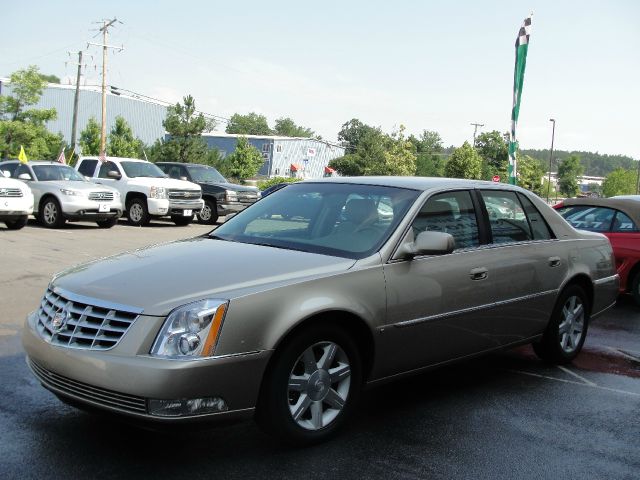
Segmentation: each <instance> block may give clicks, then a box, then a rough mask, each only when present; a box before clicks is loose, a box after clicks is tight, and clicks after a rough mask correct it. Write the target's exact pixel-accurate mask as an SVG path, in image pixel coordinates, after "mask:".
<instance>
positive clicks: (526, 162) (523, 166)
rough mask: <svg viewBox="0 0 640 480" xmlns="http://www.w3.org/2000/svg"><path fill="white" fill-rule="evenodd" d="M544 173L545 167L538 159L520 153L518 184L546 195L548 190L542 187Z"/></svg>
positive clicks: (543, 195)
mask: <svg viewBox="0 0 640 480" xmlns="http://www.w3.org/2000/svg"><path fill="white" fill-rule="evenodd" d="M544 173H545V172H544V167H543V166H542V165H541V164H540V162H539V161H538V160H536V159H535V158H533V157H530V156H529V155H518V185H520V186H521V187H522V188H526V189H527V190H530V191H532V192H534V193H535V194H537V195H539V196H540V197H546V194H547V191H546V190H544V189H543V188H542V187H543V185H542V184H543V182H542V177H544ZM503 178H506V177H503Z"/></svg>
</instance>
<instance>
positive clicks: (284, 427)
mask: <svg viewBox="0 0 640 480" xmlns="http://www.w3.org/2000/svg"><path fill="white" fill-rule="evenodd" d="M330 352H333V355H330ZM274 355H275V356H274V358H273V360H272V362H271V364H270V365H269V367H268V369H267V372H266V374H265V377H264V379H263V382H262V387H261V389H260V397H259V399H258V405H257V407H256V421H257V422H258V425H259V426H260V427H261V428H262V429H263V430H265V431H266V432H267V433H269V434H271V435H274V436H276V437H278V438H279V439H281V440H283V441H285V442H287V443H292V444H295V445H308V444H313V443H318V442H322V441H324V440H327V439H328V438H329V437H331V436H332V435H334V434H335V433H336V432H337V431H338V430H339V428H340V427H342V426H343V425H344V423H345V421H346V420H347V419H348V417H349V415H350V414H351V412H352V411H353V409H354V408H355V405H356V404H357V401H358V398H359V396H360V390H361V388H362V361H361V358H360V354H359V352H358V349H357V347H356V345H355V343H354V341H353V340H352V339H351V338H350V337H349V335H348V334H347V333H346V332H344V331H343V330H342V329H340V328H338V327H336V326H333V325H326V324H325V325H320V324H316V325H312V326H310V327H308V328H306V329H304V330H302V331H300V332H298V333H297V334H294V336H293V337H292V338H290V339H288V340H287V341H286V342H285V343H284V344H283V345H282V346H281V347H279V348H278V350H277V351H276V353H275V354H274ZM329 358H331V360H328V359H329ZM327 361H328V363H326V362H327ZM323 363H324V364H323Z"/></svg>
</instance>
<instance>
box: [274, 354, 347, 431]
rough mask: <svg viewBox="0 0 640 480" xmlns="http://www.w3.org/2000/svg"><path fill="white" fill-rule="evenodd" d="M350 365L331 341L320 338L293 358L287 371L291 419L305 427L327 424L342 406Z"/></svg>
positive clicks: (313, 428) (315, 427)
mask: <svg viewBox="0 0 640 480" xmlns="http://www.w3.org/2000/svg"><path fill="white" fill-rule="evenodd" d="M350 386H351V365H350V362H349V358H348V357H347V355H346V353H345V352H344V350H343V349H342V348H341V347H340V346H339V345H337V344H336V343H333V342H319V343H316V344H314V345H312V346H311V347H309V348H307V349H306V350H305V351H304V352H303V353H302V355H300V357H298V359H297V360H296V362H295V364H294V366H293V369H292V370H291V374H290V375H289V384H288V392H287V393H288V400H289V411H290V413H291V416H292V417H293V420H294V421H295V422H296V423H297V424H298V425H299V426H300V427H302V428H304V429H306V430H320V429H322V428H324V427H326V426H328V425H330V424H331V423H332V422H333V421H334V420H335V419H336V417H337V416H338V415H339V414H340V412H341V411H342V409H343V408H344V406H345V403H346V401H347V397H348V395H349V389H350Z"/></svg>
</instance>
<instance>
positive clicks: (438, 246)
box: [400, 231, 456, 258]
mask: <svg viewBox="0 0 640 480" xmlns="http://www.w3.org/2000/svg"><path fill="white" fill-rule="evenodd" d="M455 247H456V241H455V239H454V238H453V236H452V235H451V234H449V233H444V232H429V231H427V232H420V233H419V234H418V237H417V238H416V239H415V241H414V242H409V243H406V244H404V245H403V246H402V247H401V251H400V254H401V256H402V257H404V258H413V257H416V256H418V255H445V254H447V253H451V252H453V250H454V249H455Z"/></svg>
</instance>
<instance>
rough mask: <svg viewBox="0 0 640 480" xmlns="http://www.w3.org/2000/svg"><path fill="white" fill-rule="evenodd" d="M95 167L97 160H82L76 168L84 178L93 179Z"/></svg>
mask: <svg viewBox="0 0 640 480" xmlns="http://www.w3.org/2000/svg"><path fill="white" fill-rule="evenodd" d="M96 165H98V160H83V161H82V163H81V164H80V167H78V172H79V173H80V174H82V175H84V176H85V177H93V174H94V173H95V171H96Z"/></svg>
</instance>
